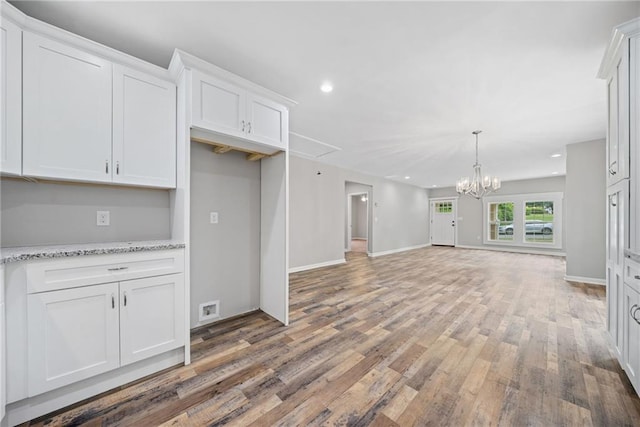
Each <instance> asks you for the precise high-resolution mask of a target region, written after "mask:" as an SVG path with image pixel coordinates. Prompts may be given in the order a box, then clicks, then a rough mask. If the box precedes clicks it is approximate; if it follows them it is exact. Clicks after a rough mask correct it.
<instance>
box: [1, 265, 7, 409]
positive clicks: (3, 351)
mask: <svg viewBox="0 0 640 427" xmlns="http://www.w3.org/2000/svg"><path fill="white" fill-rule="evenodd" d="M4 292H5V287H4V264H3V265H0V421H2V419H3V418H4V415H5V406H6V404H7V332H6V329H5V328H6V324H7V322H6V317H5V316H6V314H5V307H4Z"/></svg>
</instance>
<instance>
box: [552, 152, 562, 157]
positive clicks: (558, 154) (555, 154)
mask: <svg viewBox="0 0 640 427" xmlns="http://www.w3.org/2000/svg"><path fill="white" fill-rule="evenodd" d="M551 157H553V158H556V157H562V154H560V153H554V154H552V155H551Z"/></svg>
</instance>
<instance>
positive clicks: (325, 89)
mask: <svg viewBox="0 0 640 427" xmlns="http://www.w3.org/2000/svg"><path fill="white" fill-rule="evenodd" d="M320 90H321V91H323V92H324V93H329V92H331V91H332V90H333V85H332V84H331V83H330V82H324V83H322V86H320Z"/></svg>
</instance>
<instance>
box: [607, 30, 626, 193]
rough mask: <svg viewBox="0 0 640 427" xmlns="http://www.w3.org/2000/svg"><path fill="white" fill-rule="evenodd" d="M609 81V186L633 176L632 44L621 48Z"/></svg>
mask: <svg viewBox="0 0 640 427" xmlns="http://www.w3.org/2000/svg"><path fill="white" fill-rule="evenodd" d="M620 50H621V54H620V56H619V57H618V59H617V62H616V65H615V67H614V68H613V71H612V74H611V76H610V77H609V79H608V80H607V106H608V120H607V122H608V129H607V185H613V184H615V183H616V182H619V181H620V180H622V179H624V178H629V159H630V155H629V47H628V41H625V42H624V46H623V47H622V48H621V49H620Z"/></svg>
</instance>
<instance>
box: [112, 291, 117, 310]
mask: <svg viewBox="0 0 640 427" xmlns="http://www.w3.org/2000/svg"><path fill="white" fill-rule="evenodd" d="M111 308H116V297H115V295H113V294H111Z"/></svg>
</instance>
